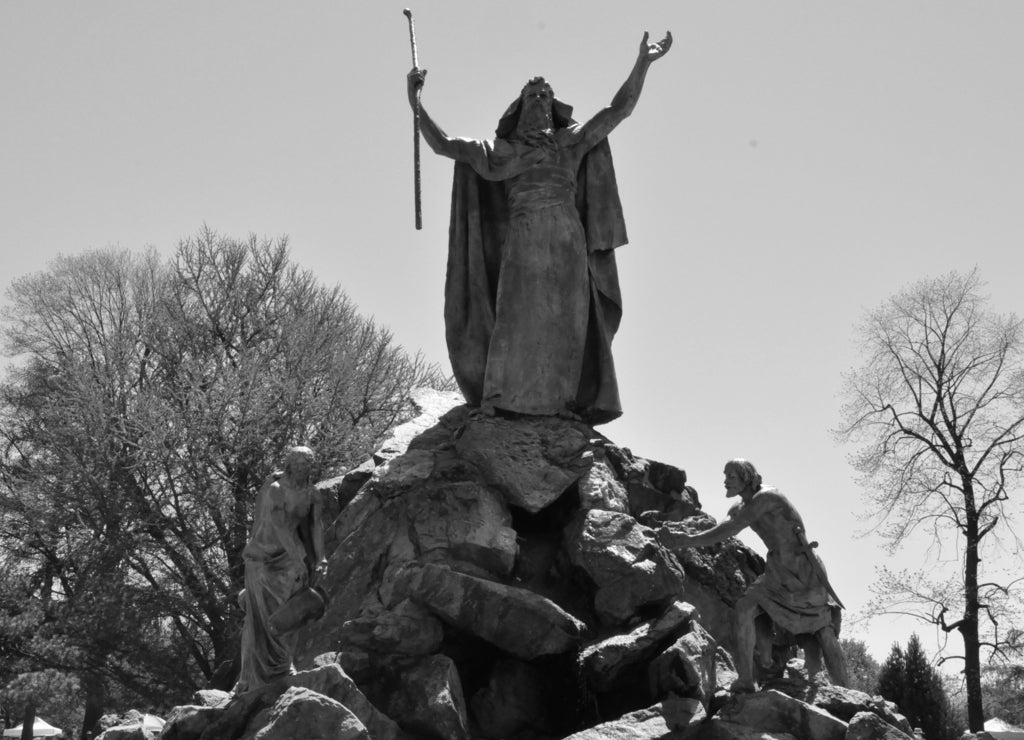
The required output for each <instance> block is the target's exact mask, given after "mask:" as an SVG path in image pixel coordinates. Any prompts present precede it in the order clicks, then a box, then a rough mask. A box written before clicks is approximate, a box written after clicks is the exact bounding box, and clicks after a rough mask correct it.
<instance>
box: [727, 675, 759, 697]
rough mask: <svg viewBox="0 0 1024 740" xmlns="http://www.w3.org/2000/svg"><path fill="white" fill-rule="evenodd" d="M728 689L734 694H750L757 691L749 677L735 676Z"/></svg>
mask: <svg viewBox="0 0 1024 740" xmlns="http://www.w3.org/2000/svg"><path fill="white" fill-rule="evenodd" d="M729 691H731V692H732V693H734V694H752V693H754V692H755V691H757V685H756V684H755V683H754V682H753V681H752V680H751V679H749V678H737V679H736V680H735V681H733V682H732V686H730V687H729Z"/></svg>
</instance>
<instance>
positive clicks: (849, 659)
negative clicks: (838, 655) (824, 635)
mask: <svg viewBox="0 0 1024 740" xmlns="http://www.w3.org/2000/svg"><path fill="white" fill-rule="evenodd" d="M839 645H840V647H842V649H843V655H845V656H846V671H847V673H848V674H849V676H850V688H851V689H857V690H858V691H863V692H865V693H867V694H871V693H874V691H875V689H876V688H877V687H878V679H879V671H880V670H881V666H879V665H878V661H877V660H875V659H874V658H873V657H872V656H871V653H869V652H868V646H867V645H865V644H864V641H863V640H849V639H844V640H840V641H839Z"/></svg>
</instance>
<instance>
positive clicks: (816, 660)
mask: <svg viewBox="0 0 1024 740" xmlns="http://www.w3.org/2000/svg"><path fill="white" fill-rule="evenodd" d="M800 647H801V649H803V651H804V670H805V671H807V680H808V681H811V682H812V683H813V682H814V680H815V678H816V677H817V675H818V674H819V673H820V672H821V643H820V642H818V636H817V635H800Z"/></svg>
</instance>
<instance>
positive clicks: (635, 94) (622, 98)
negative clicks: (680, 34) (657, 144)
mask: <svg viewBox="0 0 1024 740" xmlns="http://www.w3.org/2000/svg"><path fill="white" fill-rule="evenodd" d="M648 39H650V34H649V33H648V32H647V31H644V37H643V40H641V41H640V51H639V53H638V54H637V57H636V62H634V64H633V69H632V70H631V71H630V73H629V77H627V78H626V81H625V82H623V83H622V87H620V88H619V90H618V92H616V93H615V97H613V98H612V102H611V104H610V105H609V106H608V107H607V108H604V109H603V110H600V111H598V112H597V113H596V114H595V115H594V117H593V118H591V119H590V120H589V121H587V122H586V123H585V124H584V125H583V131H584V135H585V136H586V137H587V140H588V142H590V143H591V145H593V144H596V143H597V142H598V141H600V140H601V139H603V138H605V137H606V136H608V134H610V133H611V132H612V130H613V129H614V128H615V127H616V126H618V125H619V124H620V123H622V122H623V121H624V120H626V118H628V117H629V115H630V114H631V113H632V112H633V109H634V108H635V107H636V103H637V101H638V100H639V99H640V93H641V92H642V91H643V89H644V80H645V79H646V77H647V69H648V68H649V67H650V66H651V63H652V62H654V61H656V60H658V59H661V57H663V56H665V54H667V53H668V50H669V49H670V48H672V32H671V31H666V32H665V38H663V39H662V40H661V41H659V42H658V43H656V44H652V43H650V42H649V41H648Z"/></svg>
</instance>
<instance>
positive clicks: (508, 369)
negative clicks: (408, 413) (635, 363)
mask: <svg viewBox="0 0 1024 740" xmlns="http://www.w3.org/2000/svg"><path fill="white" fill-rule="evenodd" d="M455 147H456V155H455V157H454V158H455V159H456V165H455V178H454V186H453V192H452V215H451V229H450V233H449V252H448V274H447V279H446V283H445V333H446V338H447V341H448V352H449V357H450V359H451V362H452V368H453V372H454V375H455V378H456V380H457V382H458V383H459V387H460V389H461V390H462V392H463V395H464V396H465V397H466V400H467V401H468V402H469V403H471V404H473V405H485V406H492V407H494V408H497V409H502V410H505V411H512V412H516V413H523V414H542V415H549V414H557V413H560V412H563V411H570V412H574V413H577V414H579V415H581V416H582V417H583V418H584V419H586V420H587V421H589V422H591V423H600V422H605V421H610V420H611V419H614V418H615V417H617V416H619V415H620V414H621V413H622V410H621V405H620V403H619V396H618V386H617V383H616V379H615V368H614V364H613V362H612V355H611V341H612V337H613V336H614V334H615V331H616V330H617V329H618V325H619V320H620V318H621V315H622V300H621V296H620V293H619V285H618V274H617V271H616V267H615V258H614V253H613V251H612V250H613V249H614V248H615V247H618V246H620V245H622V244H625V243H626V232H625V224H624V222H623V219H622V208H621V204H620V202H619V198H618V191H617V188H616V185H615V172H614V168H613V166H612V161H611V151H610V149H609V147H608V142H607V140H606V139H603V140H601V141H600V142H599V143H598V144H597V145H596V146H593V147H592V148H591V147H589V145H588V144H587V142H586V139H585V137H584V136H583V134H582V129H581V127H580V126H578V125H576V124H570V125H569V126H566V127H563V128H559V129H556V131H555V134H554V137H553V140H552V141H551V142H550V146H549V147H543V148H542V149H543V152H542V154H541V153H538V151H537V149H536V148H535V147H532V146H529V145H527V144H523V143H518V142H516V143H513V142H510V141H507V140H504V139H500V138H499V139H495V140H494V142H493V143H492V142H487V141H474V140H466V139H459V140H456V141H455ZM538 157H540V158H539V159H538Z"/></svg>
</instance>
